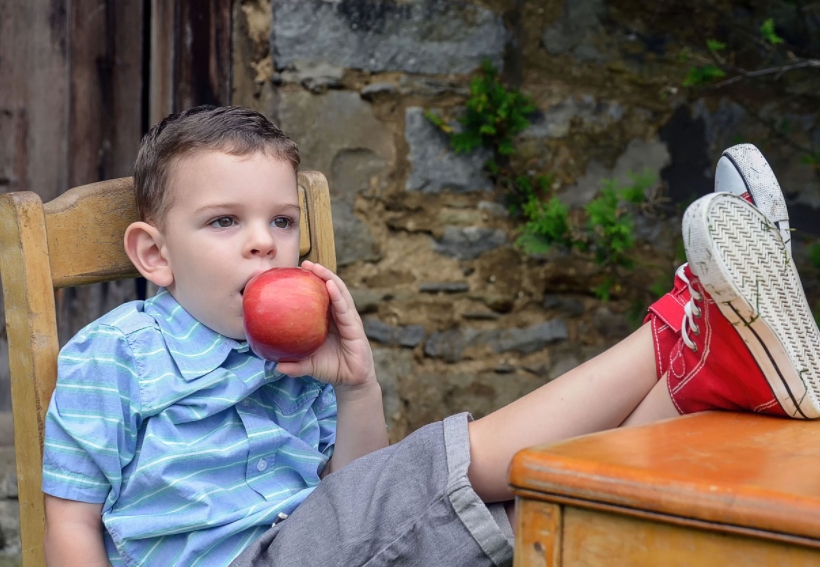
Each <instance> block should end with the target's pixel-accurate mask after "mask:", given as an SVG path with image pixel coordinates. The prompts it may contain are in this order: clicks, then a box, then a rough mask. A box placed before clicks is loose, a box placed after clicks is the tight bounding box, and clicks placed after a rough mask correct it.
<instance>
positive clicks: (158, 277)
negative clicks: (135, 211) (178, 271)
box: [125, 221, 174, 287]
mask: <svg viewBox="0 0 820 567" xmlns="http://www.w3.org/2000/svg"><path fill="white" fill-rule="evenodd" d="M164 243H165V240H164V239H163V237H162V233H160V231H159V230H157V227H155V226H153V225H150V224H148V223H147V222H142V221H139V222H132V223H131V224H130V225H128V228H127V229H125V253H126V254H128V257H129V258H130V259H131V263H132V264H134V266H135V267H136V268H137V270H139V272H140V273H141V274H142V276H143V277H144V278H145V279H146V280H148V281H150V282H152V283H154V284H156V285H157V286H159V287H168V286H169V285H171V284H172V283H174V274H173V272H172V271H171V264H170V262H169V261H168V258H166V257H165V255H164V253H163V245H164Z"/></svg>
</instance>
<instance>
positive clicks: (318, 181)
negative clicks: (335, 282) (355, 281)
mask: <svg viewBox="0 0 820 567" xmlns="http://www.w3.org/2000/svg"><path fill="white" fill-rule="evenodd" d="M299 185H300V186H301V187H304V189H305V193H306V194H307V195H308V199H309V201H310V206H309V207H308V223H309V225H310V226H309V232H310V242H311V245H310V252H309V253H308V255H307V257H306V258H304V259H305V260H310V261H311V262H318V263H319V264H322V265H323V266H324V267H326V268H327V269H329V270H330V271H332V272H335V271H336V242H335V240H334V238H333V216H332V214H331V210H330V190H329V188H328V185H327V178H326V177H325V176H324V175H323V174H322V173H320V172H318V171H302V172H300V173H299ZM300 250H301V248H300Z"/></svg>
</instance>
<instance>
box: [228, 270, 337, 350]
mask: <svg viewBox="0 0 820 567" xmlns="http://www.w3.org/2000/svg"><path fill="white" fill-rule="evenodd" d="M329 305H330V297H329V296H328V294H327V287H325V282H324V280H322V278H320V277H319V276H317V275H316V274H314V273H313V272H309V271H308V270H305V269H303V268H272V269H270V270H268V271H267V272H263V273H261V274H259V275H257V276H256V277H254V278H253V279H251V281H249V282H248V285H247V286H245V292H244V295H243V297H242V309H243V311H244V322H245V336H246V337H247V338H248V343H249V344H250V347H251V349H253V351H254V352H255V353H256V354H258V355H259V356H261V357H262V358H265V359H267V360H273V361H274V362H295V361H298V360H302V359H304V358H307V357H308V356H310V355H311V354H312V353H313V352H314V351H315V350H316V349H317V348H319V347H320V346H322V343H324V342H325V339H326V338H327V329H328V324H329V319H328V316H329V315H328V306H329Z"/></svg>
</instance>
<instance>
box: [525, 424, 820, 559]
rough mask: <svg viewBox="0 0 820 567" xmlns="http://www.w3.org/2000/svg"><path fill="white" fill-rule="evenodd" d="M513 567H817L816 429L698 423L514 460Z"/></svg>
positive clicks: (617, 435)
mask: <svg viewBox="0 0 820 567" xmlns="http://www.w3.org/2000/svg"><path fill="white" fill-rule="evenodd" d="M510 480H511V484H512V485H513V488H514V490H515V493H516V498H517V502H518V508H517V510H518V516H517V520H516V524H517V525H516V530H517V531H516V542H515V566H516V567H535V566H538V567H576V566H589V567H592V566H596V567H599V566H600V567H622V566H623V567H627V566H629V567H644V566H650V565H651V566H663V567H678V566H680V567H684V566H693V565H694V566H701V565H702V566H712V565H714V566H723V565H726V566H732V567H734V566H740V565H743V566H749V567H758V566H763V565H767V566H772V567H786V566H789V567H791V566H797V565H799V566H809V565H811V566H820V423H818V422H800V421H796V420H786V419H778V418H772V417H764V416H758V415H751V414H740V413H718V412H710V413H702V414H697V415H692V416H687V417H681V418H677V419H673V420H669V421H664V422H660V423H657V424H653V425H649V426H643V427H635V428H628V429H623V430H613V431H607V432H603V433H598V434H595V435H588V436H584V437H578V438H575V439H571V440H568V441H564V442H562V443H557V444H554V445H549V446H544V447H537V448H533V449H527V450H525V451H522V452H520V453H519V454H518V455H516V457H515V459H514V460H513V464H512V469H511V476H510Z"/></svg>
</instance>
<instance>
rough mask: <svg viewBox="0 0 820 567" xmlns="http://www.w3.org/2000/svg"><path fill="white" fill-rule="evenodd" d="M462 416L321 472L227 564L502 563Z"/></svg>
mask: <svg viewBox="0 0 820 567" xmlns="http://www.w3.org/2000/svg"><path fill="white" fill-rule="evenodd" d="M467 423H468V416H467V414H461V415H456V416H452V417H449V418H447V419H445V420H444V421H443V422H438V423H434V424H431V425H427V426H425V427H423V428H421V429H419V430H418V431H415V432H414V433H413V434H411V435H409V436H408V437H407V438H406V439H404V440H402V441H401V442H399V443H396V444H395V445H391V446H390V447H386V448H385V449H381V450H379V451H376V452H374V453H370V454H369V455H365V456H364V457H361V458H359V459H357V460H355V461H353V462H352V463H350V464H348V465H346V466H345V467H343V468H342V469H340V470H338V471H336V472H334V473H332V474H330V475H328V476H327V477H325V479H324V480H323V481H322V482H321V484H320V485H319V486H318V487H317V488H316V489H315V490H314V492H313V493H312V494H311V495H310V496H308V498H307V499H306V500H305V501H304V502H303V503H302V504H301V505H300V506H299V507H298V508H297V509H296V510H295V511H294V512H293V514H291V515H290V517H289V518H287V519H285V520H283V521H281V522H280V523H278V524H277V525H276V526H274V527H273V528H271V529H270V530H269V531H268V532H267V533H265V534H263V536H262V537H261V538H260V539H259V540H257V541H256V542H254V543H252V544H251V546H250V547H249V548H248V549H247V550H246V551H245V552H244V553H242V554H241V555H240V556H239V557H238V558H237V559H236V560H235V561H234V563H232V567H251V566H254V567H256V566H263V565H264V566H266V567H303V566H305V565H312V566H313V565H315V566H318V567H324V566H327V567H336V566H337V565H344V566H351V567H352V566H356V565H361V566H366V567H388V566H391V567H392V566H394V565H402V566H406V567H429V566H430V565H440V566H442V567H482V566H484V567H491V566H502V565H511V563H512V552H513V534H512V527H511V525H510V522H509V520H508V519H507V516H506V514H505V511H504V506H503V505H502V504H492V505H489V506H488V505H485V504H484V503H483V502H482V501H481V499H480V498H479V497H478V495H477V494H476V493H475V491H474V490H473V489H472V487H471V486H470V482H469V480H468V479H467V468H468V467H469V465H470V445H469V437H468V433H467Z"/></svg>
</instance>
